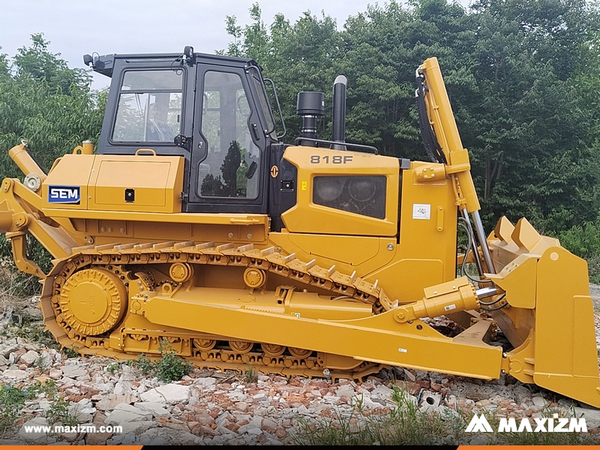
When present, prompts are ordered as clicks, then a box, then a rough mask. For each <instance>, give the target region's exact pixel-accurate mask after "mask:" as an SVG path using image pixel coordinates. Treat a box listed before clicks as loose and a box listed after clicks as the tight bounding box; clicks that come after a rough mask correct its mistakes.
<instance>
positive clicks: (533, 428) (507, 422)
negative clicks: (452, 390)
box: [465, 414, 587, 433]
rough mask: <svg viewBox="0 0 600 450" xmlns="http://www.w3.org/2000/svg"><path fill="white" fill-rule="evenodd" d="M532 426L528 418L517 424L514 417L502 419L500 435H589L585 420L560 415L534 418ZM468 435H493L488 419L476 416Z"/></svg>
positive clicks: (470, 424) (467, 430) (470, 425)
mask: <svg viewBox="0 0 600 450" xmlns="http://www.w3.org/2000/svg"><path fill="white" fill-rule="evenodd" d="M533 420H534V423H533V424H532V423H531V422H530V421H529V419H528V418H527V417H524V418H523V419H521V421H520V422H519V423H518V424H517V419H515V418H514V417H508V418H506V417H502V418H501V419H500V424H499V425H498V432H499V433H509V432H512V433H521V432H523V431H529V432H530V433H531V432H533V433H573V432H576V431H577V432H582V433H587V424H586V422H585V418H583V417H582V418H580V419H576V418H575V417H571V418H559V417H558V414H553V415H552V417H542V418H539V419H538V418H534V419H533ZM465 431H466V432H467V433H477V432H482V433H492V432H493V430H492V427H491V426H490V424H489V423H488V421H487V419H486V418H485V416H484V415H483V414H481V415H480V416H478V415H477V414H475V415H474V416H473V418H472V419H471V422H470V423H469V426H467V429H466V430H465Z"/></svg>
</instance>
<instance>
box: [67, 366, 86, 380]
mask: <svg viewBox="0 0 600 450" xmlns="http://www.w3.org/2000/svg"><path fill="white" fill-rule="evenodd" d="M61 370H62V373H63V376H65V377H67V378H77V377H82V376H84V375H87V372H86V370H85V369H84V368H83V367H79V366H76V365H75V364H70V365H68V366H66V365H65V366H62V367H61Z"/></svg>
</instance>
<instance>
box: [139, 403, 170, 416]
mask: <svg viewBox="0 0 600 450" xmlns="http://www.w3.org/2000/svg"><path fill="white" fill-rule="evenodd" d="M164 405H165V404H164V403H154V402H136V403H134V404H133V406H135V407H136V408H139V409H141V410H142V411H146V412H149V413H151V414H152V416H153V417H154V418H159V417H170V416H171V413H170V412H169V411H167V410H166V409H165V408H163V406H164Z"/></svg>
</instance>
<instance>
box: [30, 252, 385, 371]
mask: <svg viewBox="0 0 600 450" xmlns="http://www.w3.org/2000/svg"><path fill="white" fill-rule="evenodd" d="M207 265H210V266H221V267H241V268H246V269H254V272H253V273H255V274H262V273H269V274H275V275H277V276H279V277H283V278H284V279H285V281H286V285H292V286H297V287H302V288H303V289H306V290H308V291H310V290H311V289H312V290H318V291H319V292H321V293H322V292H328V293H330V295H331V297H332V298H340V297H341V296H343V297H344V298H351V299H354V301H357V300H358V301H360V302H362V303H364V304H366V305H370V306H371V310H372V313H373V314H379V313H381V312H383V311H386V310H389V309H391V308H393V305H392V304H391V302H390V300H389V299H388V297H387V296H386V295H385V293H384V292H383V290H382V289H381V288H380V287H378V286H377V282H375V283H369V282H367V281H365V280H363V279H361V278H358V277H356V274H355V273H353V274H350V275H348V274H344V273H340V272H339V271H337V270H336V269H335V266H332V267H330V268H323V267H320V266H318V265H316V263H315V261H314V260H313V261H309V262H303V261H300V260H298V259H297V258H296V257H295V255H293V254H292V255H288V256H283V255H281V254H279V253H277V252H276V251H275V249H274V248H273V247H270V248H267V249H262V250H261V249H255V248H254V246H253V245H252V244H249V245H244V246H235V245H234V244H224V245H215V243H214V242H206V243H201V244H196V243H195V242H192V241H187V242H162V243H143V244H132V243H129V244H125V245H120V244H116V245H113V244H110V245H100V246H86V247H78V248H75V249H73V254H72V256H70V257H68V258H65V259H62V260H59V261H57V262H56V263H55V266H54V269H53V270H52V271H51V272H50V274H49V275H48V276H47V277H46V279H45V281H44V288H43V292H42V297H41V302H40V304H41V308H42V312H43V315H44V322H45V323H46V326H47V327H48V329H49V330H50V331H51V332H52V333H53V334H54V336H55V337H56V339H57V340H58V341H59V342H60V344H61V345H62V346H63V347H67V348H72V349H75V350H77V351H78V352H79V353H81V354H98V355H103V356H109V357H113V358H119V359H131V358H137V357H138V355H139V354H141V353H145V354H147V355H150V356H152V355H156V356H158V354H159V349H160V343H161V342H164V341H165V340H166V341H168V342H169V345H170V346H171V347H172V348H173V349H175V351H176V352H177V353H178V354H180V355H181V356H183V357H185V358H186V359H188V360H190V362H192V363H193V364H194V365H196V366H198V367H209V368H217V369H222V370H225V369H236V370H248V367H249V366H252V367H253V368H254V369H259V370H262V371H264V372H273V373H281V374H284V375H305V376H309V377H311V376H323V373H324V371H325V369H327V370H329V372H330V374H331V376H332V377H334V378H359V379H360V378H362V377H364V376H366V375H368V374H370V373H374V372H377V371H379V370H380V369H381V368H382V367H383V366H381V365H379V364H374V363H370V362H365V361H357V360H354V359H352V358H347V357H342V356H338V355H331V354H323V353H320V352H313V351H311V350H310V349H299V348H287V347H282V346H278V345H274V344H270V343H259V342H242V341H236V340H233V339H229V338H228V337H227V336H214V335H203V334H199V333H196V332H193V331H189V330H185V329H165V327H160V326H153V324H151V323H150V322H148V323H147V324H145V325H144V326H143V327H140V326H139V320H140V319H139V316H137V317H138V318H137V319H135V320H137V322H135V324H136V325H137V326H132V323H134V322H131V320H132V319H130V314H129V313H128V310H129V306H128V303H129V285H130V283H131V282H133V281H136V282H138V284H139V283H140V282H143V285H144V288H145V289H146V290H153V289H160V288H161V286H162V285H164V284H165V283H166V284H169V285H170V286H167V287H169V289H171V288H176V287H177V286H178V284H179V283H181V282H182V280H184V279H185V278H186V273H185V272H186V270H188V269H190V270H191V271H192V273H193V272H194V271H198V270H202V266H207ZM156 267H163V268H164V267H171V270H170V275H171V278H166V279H165V278H164V277H162V279H157V278H156V277H154V276H153V275H152V270H151V269H152V268H156ZM225 270H227V269H225ZM176 280H177V281H176ZM252 281H253V279H252V278H251V277H250V280H249V281H248V280H246V284H249V286H251V284H252ZM88 286H93V287H92V288H91V289H92V291H89V290H86V289H89V288H88ZM98 286H100V288H98ZM78 289H81V290H80V291H77V290H78ZM94 289H96V290H97V289H101V291H102V292H99V291H98V294H99V295H100V296H104V295H106V296H107V299H108V300H107V302H106V303H107V304H108V306H106V305H104V303H102V304H103V305H104V306H102V308H106V310H103V311H100V313H101V314H100V315H102V319H101V320H100V321H99V322H95V323H87V322H89V321H87V320H85V318H86V317H88V312H87V311H88V309H87V308H83V309H82V306H81V304H79V303H78V302H73V301H70V300H69V292H71V293H73V292H74V293H75V294H73V295H71V297H70V298H73V297H79V298H82V297H86V296H91V295H96V291H95V290H94ZM163 289H164V287H163ZM89 292H92V294H89ZM105 292H107V294H105ZM78 293H79V294H80V295H77V294H78ZM81 294H84V295H81ZM88 294H89V295H88ZM84 306H85V305H84ZM102 312H103V314H102ZM82 317H83V318H84V320H80V319H81V318H82Z"/></svg>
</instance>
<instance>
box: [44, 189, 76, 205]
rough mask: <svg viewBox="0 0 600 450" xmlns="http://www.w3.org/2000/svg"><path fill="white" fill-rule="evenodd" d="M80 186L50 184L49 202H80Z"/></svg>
mask: <svg viewBox="0 0 600 450" xmlns="http://www.w3.org/2000/svg"><path fill="white" fill-rule="evenodd" d="M79 200H81V188H80V187H79V186H48V203H79Z"/></svg>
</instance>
